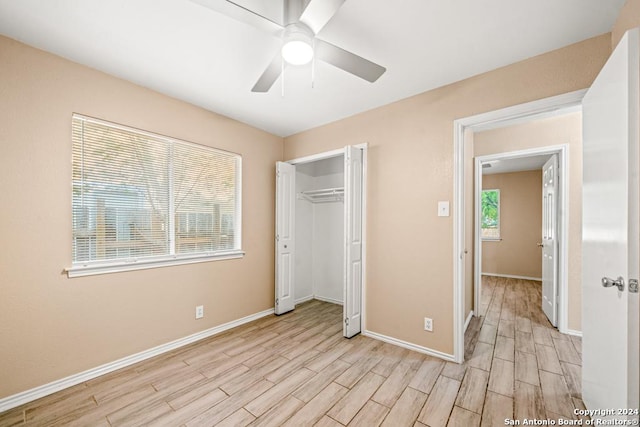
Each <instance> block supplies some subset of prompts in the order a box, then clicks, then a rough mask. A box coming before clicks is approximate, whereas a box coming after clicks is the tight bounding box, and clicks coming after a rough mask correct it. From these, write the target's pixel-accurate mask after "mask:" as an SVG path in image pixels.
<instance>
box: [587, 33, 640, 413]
mask: <svg viewBox="0 0 640 427" xmlns="http://www.w3.org/2000/svg"><path fill="white" fill-rule="evenodd" d="M639 57H640V55H639V52H638V29H635V30H631V31H629V32H628V33H627V34H626V35H625V36H624V38H623V39H622V41H621V42H620V44H619V45H618V47H617V48H616V49H615V50H614V52H613V53H612V55H611V57H610V58H609V60H608V61H607V63H606V64H605V66H604V68H603V69H602V71H601V72H600V74H599V75H598V77H597V78H596V80H595V82H594V83H593V86H591V88H590V89H589V91H588V92H587V94H586V95H585V97H584V100H583V141H584V142H583V145H584V148H583V208H582V211H583V219H582V258H583V260H582V332H583V340H582V345H583V347H582V348H583V351H582V359H583V360H582V398H583V400H584V402H585V404H586V406H587V408H588V409H613V410H614V411H616V413H615V414H614V415H613V416H614V417H616V418H618V417H620V418H625V417H626V416H625V415H624V414H619V413H618V412H617V410H618V409H627V408H632V409H636V410H637V409H638V365H639V361H638V294H637V293H630V292H629V280H630V279H638V262H639V253H638V244H639V236H638V220H639V218H638V215H639V213H638V160H639V159H638V155H639V154H638V121H639V117H638V115H639V114H640V113H639V108H638V102H639V96H638V84H639V79H640V75H639V72H638V69H639V61H640V59H639ZM603 277H609V278H611V279H614V280H616V279H617V278H618V277H622V279H623V280H624V282H625V283H624V288H623V289H618V286H615V285H616V284H615V283H613V281H607V282H606V283H603V280H602V279H603ZM603 284H606V285H607V286H608V287H603ZM611 285H613V286H611ZM595 418H598V416H597V415H596V416H595ZM635 418H637V415H635Z"/></svg>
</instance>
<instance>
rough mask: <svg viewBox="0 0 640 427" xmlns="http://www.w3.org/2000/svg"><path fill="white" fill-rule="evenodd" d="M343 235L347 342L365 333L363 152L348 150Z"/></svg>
mask: <svg viewBox="0 0 640 427" xmlns="http://www.w3.org/2000/svg"><path fill="white" fill-rule="evenodd" d="M344 161H345V165H344V166H345V167H344V172H345V176H344V178H345V179H344V205H345V209H344V226H345V227H344V231H345V233H344V235H345V256H344V258H345V269H344V271H345V284H344V327H343V335H344V336H345V337H347V338H351V337H352V336H354V335H356V334H358V333H360V331H361V329H362V325H361V322H362V198H363V194H362V192H363V179H362V177H363V175H362V149H359V148H355V147H352V146H347V147H345V156H344Z"/></svg>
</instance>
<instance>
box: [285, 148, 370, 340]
mask: <svg viewBox="0 0 640 427" xmlns="http://www.w3.org/2000/svg"><path fill="white" fill-rule="evenodd" d="M366 151H367V146H366V145H364V144H363V145H358V146H347V147H345V148H344V149H342V150H334V151H330V152H325V153H320V154H317V155H313V156H309V157H305V158H300V159H294V160H290V161H288V162H278V163H277V165H276V168H277V178H276V281H275V282H276V283H275V285H276V289H275V312H276V314H284V313H287V312H289V311H291V310H294V309H295V306H296V304H297V303H301V302H304V301H308V300H311V299H318V300H322V301H326V302H331V303H335V304H341V305H342V306H343V322H344V324H343V335H344V336H345V337H347V338H351V337H353V336H354V335H356V334H358V333H360V332H361V331H362V329H363V320H364V316H363V308H362V305H363V304H362V301H363V297H362V296H363V290H364V271H365V270H364V260H365V256H364V248H365V246H364V241H365V238H364V236H365V233H364V230H365V226H364V220H365V212H366V207H365V203H366V198H365V194H366V188H365V183H366Z"/></svg>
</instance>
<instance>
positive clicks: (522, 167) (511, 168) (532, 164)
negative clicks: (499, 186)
mask: <svg viewBox="0 0 640 427" xmlns="http://www.w3.org/2000/svg"><path fill="white" fill-rule="evenodd" d="M550 157H551V155H550V154H544V155H538V156H528V157H517V158H514V159H505V160H494V161H489V162H485V163H489V164H490V165H491V167H483V168H482V174H483V175H493V174H497V173H508V172H524V171H532V170H538V169H542V166H544V164H545V163H546V162H547V160H549V158H550Z"/></svg>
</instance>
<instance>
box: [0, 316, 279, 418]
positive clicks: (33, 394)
mask: <svg viewBox="0 0 640 427" xmlns="http://www.w3.org/2000/svg"><path fill="white" fill-rule="evenodd" d="M273 313H274V310H273V308H270V309H268V310H264V311H261V312H259V313H255V314H251V315H249V316H246V317H243V318H241V319H237V320H233V321H231V322H228V323H224V324H222V325H219V326H214V327H213V328H210V329H207V330H204V331H201V332H196V333H195V334H192V335H189V336H186V337H183V338H179V339H177V340H175V341H171V342H168V343H166V344H162V345H159V346H157V347H153V348H150V349H148V350H144V351H141V352H140V353H136V354H132V355H131V356H127V357H123V358H122V359H118V360H115V361H113V362H110V363H106V364H104V365H101V366H98V367H96V368H92V369H89V370H86V371H84V372H80V373H78V374H74V375H70V376H68V377H66V378H62V379H59V380H56V381H53V382H50V383H48V384H45V385H41V386H38V387H35V388H32V389H30V390H26V391H23V392H20V393H17V394H14V395H12V396H8V397H5V398H3V399H0V412H4V411H7V410H9V409H12V408H15V407H17V406H20V405H24V404H25V403H29V402H31V401H34V400H36V399H40V398H41V397H44V396H48V395H50V394H52V393H55V392H57V391H60V390H63V389H65V388H69V387H72V386H74V385H77V384H80V383H83V382H85V381H89V380H91V379H94V378H97V377H99V376H101V375H104V374H108V373H109V372H113V371H116V370H118V369H121V368H124V367H127V366H130V365H133V364H134V363H138V362H141V361H143V360H146V359H150V358H152V357H155V356H158V355H160V354H163V353H166V352H168V351H171V350H175V349H176V348H179V347H182V346H185V345H187V344H191V343H194V342H196V341H199V340H201V339H204V338H208V337H210V336H213V335H216V334H219V333H220V332H224V331H226V330H229V329H231V328H235V327H236V326H240V325H243V324H245V323H249V322H252V321H254V320H257V319H260V318H262V317H265V316H269V315H271V314H273Z"/></svg>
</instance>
